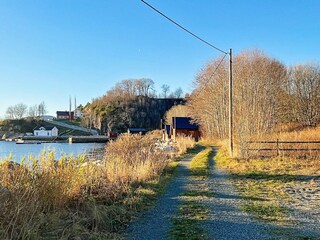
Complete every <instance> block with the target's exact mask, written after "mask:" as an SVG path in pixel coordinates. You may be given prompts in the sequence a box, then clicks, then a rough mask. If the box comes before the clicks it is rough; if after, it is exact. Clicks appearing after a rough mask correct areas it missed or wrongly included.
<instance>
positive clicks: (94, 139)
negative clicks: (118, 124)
mask: <svg viewBox="0 0 320 240" xmlns="http://www.w3.org/2000/svg"><path fill="white" fill-rule="evenodd" d="M21 139H22V140H23V141H34V142H42V143H48V142H69V143H106V142H108V141H109V138H108V137H107V136H99V135H97V136H58V137H39V136H24V137H22V138H21ZM70 139H71V141H70Z"/></svg>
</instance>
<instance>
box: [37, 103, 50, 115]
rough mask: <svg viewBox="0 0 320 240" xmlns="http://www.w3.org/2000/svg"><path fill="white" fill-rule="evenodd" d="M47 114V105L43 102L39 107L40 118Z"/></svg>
mask: <svg viewBox="0 0 320 240" xmlns="http://www.w3.org/2000/svg"><path fill="white" fill-rule="evenodd" d="M47 112H48V111H47V107H46V104H45V103H44V102H43V101H42V102H41V103H40V104H39V106H38V114H39V117H43V116H44V115H45V114H46V113H47Z"/></svg>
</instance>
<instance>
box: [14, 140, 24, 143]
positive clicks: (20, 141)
mask: <svg viewBox="0 0 320 240" xmlns="http://www.w3.org/2000/svg"><path fill="white" fill-rule="evenodd" d="M16 144H24V140H22V139H17V140H16Z"/></svg>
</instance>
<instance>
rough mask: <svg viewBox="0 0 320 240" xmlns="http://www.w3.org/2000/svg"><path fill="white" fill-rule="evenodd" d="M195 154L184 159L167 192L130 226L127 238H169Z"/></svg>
mask: <svg viewBox="0 0 320 240" xmlns="http://www.w3.org/2000/svg"><path fill="white" fill-rule="evenodd" d="M193 156H194V155H192V156H191V157H188V158H186V159H183V160H182V161H181V162H180V165H179V166H178V173H177V175H176V176H175V177H174V178H173V179H172V181H171V182H170V183H169V185H168V187H167V190H166V192H165V193H164V194H163V195H161V196H160V198H159V200H158V201H157V203H156V206H155V207H154V208H152V209H149V211H147V212H145V213H143V214H142V215H141V216H140V217H139V218H138V219H137V220H136V221H134V222H132V224H131V225H129V228H128V235H127V239H132V240H138V239H148V240H157V239H168V236H167V234H168V233H167V232H168V231H169V229H170V228H171V226H172V224H171V218H172V217H173V216H174V214H175V213H176V211H177V207H178V205H179V203H180V202H181V198H180V197H179V196H180V195H181V194H182V193H183V192H184V191H186V186H187V185H188V184H189V182H190V180H189V179H188V178H187V176H188V173H189V170H188V166H189V163H190V160H191V159H192V157H193Z"/></svg>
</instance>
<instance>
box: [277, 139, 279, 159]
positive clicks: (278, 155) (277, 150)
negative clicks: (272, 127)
mask: <svg viewBox="0 0 320 240" xmlns="http://www.w3.org/2000/svg"><path fill="white" fill-rule="evenodd" d="M277 157H279V139H278V138H277Z"/></svg>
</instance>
